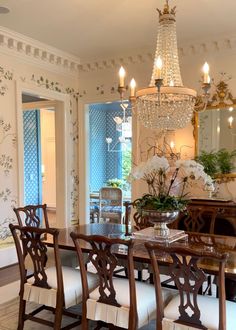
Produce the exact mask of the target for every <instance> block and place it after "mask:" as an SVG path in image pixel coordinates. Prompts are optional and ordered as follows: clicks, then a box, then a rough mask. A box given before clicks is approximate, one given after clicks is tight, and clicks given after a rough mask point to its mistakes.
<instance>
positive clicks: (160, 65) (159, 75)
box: [155, 56, 162, 79]
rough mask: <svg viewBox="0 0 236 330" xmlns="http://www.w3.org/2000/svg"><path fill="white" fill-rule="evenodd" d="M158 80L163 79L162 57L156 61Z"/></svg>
mask: <svg viewBox="0 0 236 330" xmlns="http://www.w3.org/2000/svg"><path fill="white" fill-rule="evenodd" d="M155 66H156V79H161V69H162V59H161V57H160V56H158V58H157V59H156V62H155Z"/></svg>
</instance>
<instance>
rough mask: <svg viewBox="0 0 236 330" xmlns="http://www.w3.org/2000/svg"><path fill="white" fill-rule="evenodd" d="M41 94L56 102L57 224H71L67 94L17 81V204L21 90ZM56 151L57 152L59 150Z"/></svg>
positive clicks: (20, 171) (21, 160) (21, 156)
mask: <svg viewBox="0 0 236 330" xmlns="http://www.w3.org/2000/svg"><path fill="white" fill-rule="evenodd" d="M23 92H25V93H29V94H33V95H40V96H43V97H44V98H46V99H47V98H49V99H53V100H55V101H56V107H55V110H56V111H55V120H56V123H55V124H56V131H58V137H59V140H60V141H58V140H57V138H56V157H57V158H56V159H57V162H56V166H57V170H56V185H57V188H56V205H57V216H56V218H57V227H68V226H70V220H71V219H70V214H71V212H70V184H69V182H70V173H69V166H68V162H69V156H68V154H69V152H68V148H67V146H68V145H69V137H70V134H69V112H70V96H69V95H67V94H63V93H59V92H55V91H52V90H47V89H44V88H42V87H39V86H35V85H33V84H27V83H22V82H18V81H17V82H16V94H17V95H16V100H17V104H16V107H17V111H16V113H17V136H18V196H19V205H24V142H23V118H22V99H21V95H22V93H23ZM58 150H59V152H58Z"/></svg>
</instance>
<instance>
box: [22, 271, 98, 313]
mask: <svg viewBox="0 0 236 330" xmlns="http://www.w3.org/2000/svg"><path fill="white" fill-rule="evenodd" d="M45 273H46V275H47V283H48V285H49V286H50V287H51V289H44V288H39V287H37V286H34V285H33V284H34V279H33V278H29V279H28V280H27V283H25V285H24V297H23V298H24V300H26V301H32V302H36V303H38V304H42V305H47V306H51V307H56V298H57V275H56V267H49V268H46V269H45ZM62 276H63V284H64V297H65V308H69V307H71V306H74V305H77V304H80V303H81V301H82V285H81V274H80V271H79V270H77V269H72V268H71V267H64V266H63V267H62ZM87 278H88V287H89V291H91V290H93V289H94V288H96V287H97V285H98V277H97V276H96V275H95V274H92V273H89V272H88V273H87Z"/></svg>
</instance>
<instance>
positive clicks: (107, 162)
mask: <svg viewBox="0 0 236 330" xmlns="http://www.w3.org/2000/svg"><path fill="white" fill-rule="evenodd" d="M126 115H127V116H131V110H127V111H126ZM116 116H119V117H123V111H122V108H121V106H120V102H113V103H108V104H91V105H90V106H89V129H90V138H89V146H90V152H89V154H90V190H91V191H98V190H99V189H100V188H101V187H102V186H104V185H105V184H106V182H107V180H109V179H114V178H122V153H121V152H108V151H107V143H106V138H107V137H110V138H112V140H113V142H112V144H111V148H112V146H113V145H114V144H115V143H116V141H117V140H118V137H119V136H120V135H121V133H120V132H118V131H117V130H116V123H115V121H114V119H113V118H114V117H116ZM118 147H119V146H118ZM116 149H117V148H116Z"/></svg>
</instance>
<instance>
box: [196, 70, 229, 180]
mask: <svg viewBox="0 0 236 330" xmlns="http://www.w3.org/2000/svg"><path fill="white" fill-rule="evenodd" d="M229 79H231V78H230V77H229V78H227V77H226V75H225V73H223V74H221V80H220V81H219V83H217V84H214V85H215V91H214V93H213V95H212V96H211V97H210V96H209V98H208V103H207V107H206V108H204V107H203V101H204V100H202V98H201V96H199V97H198V100H197V103H196V107H195V110H196V113H195V118H194V123H195V125H194V126H195V127H194V135H195V155H196V156H199V155H201V154H202V152H204V153H211V152H214V153H216V152H217V151H219V150H222V149H224V150H226V151H227V152H229V153H232V152H233V151H234V150H236V99H234V98H233V95H232V93H231V91H230V89H229V87H228V84H227V82H226V81H227V80H229ZM233 154H234V152H233ZM232 158H234V157H232ZM233 167H234V166H233ZM233 171H234V170H233ZM230 172H231V171H230ZM222 173H226V172H222Z"/></svg>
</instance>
